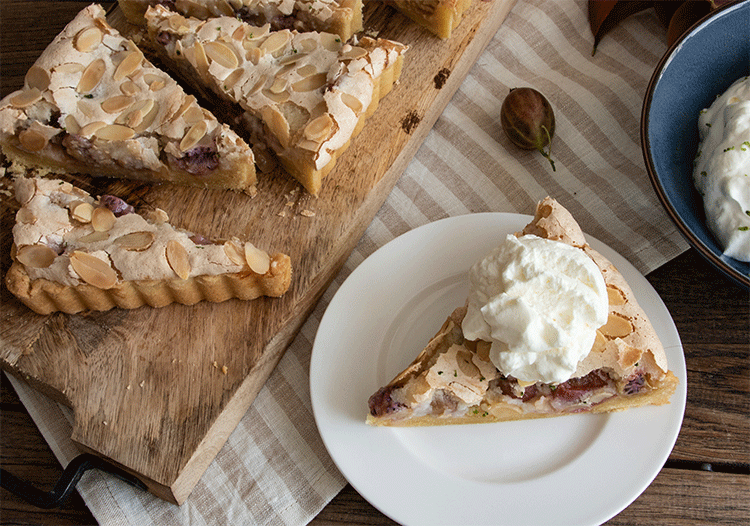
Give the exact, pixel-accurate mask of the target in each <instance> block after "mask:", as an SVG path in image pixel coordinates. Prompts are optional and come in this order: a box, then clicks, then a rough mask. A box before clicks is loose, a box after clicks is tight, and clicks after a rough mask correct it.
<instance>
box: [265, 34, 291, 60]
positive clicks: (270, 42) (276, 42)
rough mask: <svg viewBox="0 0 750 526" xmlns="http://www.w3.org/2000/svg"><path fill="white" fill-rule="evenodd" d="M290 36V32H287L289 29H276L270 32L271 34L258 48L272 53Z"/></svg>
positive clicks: (280, 47) (287, 40) (284, 43)
mask: <svg viewBox="0 0 750 526" xmlns="http://www.w3.org/2000/svg"><path fill="white" fill-rule="evenodd" d="M291 36H292V34H291V33H290V32H289V30H286V29H285V30H283V31H276V32H274V33H271V36H269V37H268V38H267V39H265V40H264V41H263V43H262V44H261V45H260V49H261V50H262V51H263V52H265V53H269V54H271V55H273V54H274V53H276V52H278V51H279V50H280V49H282V48H283V47H284V46H286V44H287V42H289V39H290V38H291Z"/></svg>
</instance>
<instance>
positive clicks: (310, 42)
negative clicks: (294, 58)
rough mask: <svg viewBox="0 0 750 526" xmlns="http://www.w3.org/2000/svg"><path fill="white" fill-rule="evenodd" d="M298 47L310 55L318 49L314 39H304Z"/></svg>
mask: <svg viewBox="0 0 750 526" xmlns="http://www.w3.org/2000/svg"><path fill="white" fill-rule="evenodd" d="M299 47H300V49H301V50H302V51H304V52H305V53H310V52H312V51H313V50H315V49H316V48H317V47H318V43H317V42H316V41H315V39H314V38H306V39H304V40H303V41H302V42H300V43H299Z"/></svg>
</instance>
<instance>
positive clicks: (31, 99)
mask: <svg viewBox="0 0 750 526" xmlns="http://www.w3.org/2000/svg"><path fill="white" fill-rule="evenodd" d="M41 99H42V92H41V91H39V88H31V89H25V90H21V91H19V92H18V93H16V94H15V95H13V96H12V97H11V98H10V105H11V106H13V107H14V108H26V107H28V106H31V105H32V104H34V103H36V102H38V101H40V100H41Z"/></svg>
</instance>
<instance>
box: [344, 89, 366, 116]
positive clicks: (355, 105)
mask: <svg viewBox="0 0 750 526" xmlns="http://www.w3.org/2000/svg"><path fill="white" fill-rule="evenodd" d="M341 102H343V103H344V104H346V105H347V106H349V108H351V110H352V111H353V112H354V113H356V114H359V113H360V112H361V111H362V101H361V100H359V99H358V98H357V97H355V96H354V95H349V94H348V93H344V92H342V93H341Z"/></svg>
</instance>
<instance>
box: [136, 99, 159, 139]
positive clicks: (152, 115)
mask: <svg viewBox="0 0 750 526" xmlns="http://www.w3.org/2000/svg"><path fill="white" fill-rule="evenodd" d="M151 102H152V105H151V109H150V110H149V111H148V113H146V114H145V115H144V116H143V119H142V120H141V123H140V124H137V125H133V129H134V130H135V132H136V133H143V132H144V131H145V130H147V129H149V128H150V127H151V125H152V124H153V123H154V121H155V120H156V116H157V115H158V114H159V103H158V102H156V101H151ZM139 111H141V112H145V109H143V110H139Z"/></svg>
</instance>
